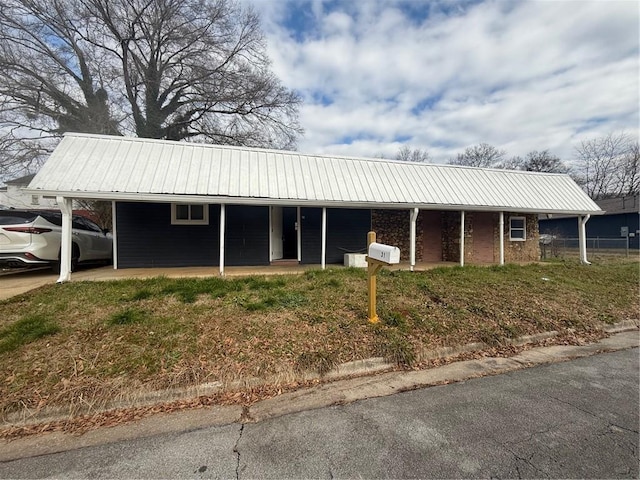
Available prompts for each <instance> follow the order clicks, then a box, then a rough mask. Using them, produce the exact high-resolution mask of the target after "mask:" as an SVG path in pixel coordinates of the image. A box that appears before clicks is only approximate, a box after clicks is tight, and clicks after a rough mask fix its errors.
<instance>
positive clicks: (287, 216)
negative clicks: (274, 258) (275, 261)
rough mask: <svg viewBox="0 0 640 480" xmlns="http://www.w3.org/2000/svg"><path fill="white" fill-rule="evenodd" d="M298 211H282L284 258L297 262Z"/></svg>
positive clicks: (286, 209) (290, 208)
mask: <svg viewBox="0 0 640 480" xmlns="http://www.w3.org/2000/svg"><path fill="white" fill-rule="evenodd" d="M297 222H298V209H297V208H296V207H284V208H283V209H282V258H284V259H287V260H297V258H298V233H297Z"/></svg>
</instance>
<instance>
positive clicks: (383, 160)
mask: <svg viewBox="0 0 640 480" xmlns="http://www.w3.org/2000/svg"><path fill="white" fill-rule="evenodd" d="M64 136H65V137H67V136H69V137H85V138H98V139H105V140H108V139H121V140H126V141H134V142H140V143H158V144H163V145H166V144H179V145H185V146H191V147H203V148H212V149H216V148H217V149H224V150H239V151H245V152H264V153H276V154H280V155H294V156H298V157H307V158H318V159H323V160H325V159H326V160H352V161H364V162H375V163H378V164H381V163H390V164H398V165H414V166H416V167H419V168H423V167H436V168H452V169H460V170H471V171H483V172H487V171H488V172H505V173H509V174H521V175H537V176H566V177H568V176H569V175H568V174H566V173H552V172H531V171H528V170H511V169H504V168H496V167H475V166H470V165H451V164H448V163H427V162H411V161H406V160H395V159H391V158H372V157H355V156H350V155H330V154H317V153H303V152H299V151H297V150H277V149H273V148H263V147H247V146H241V145H223V144H218V143H191V142H181V141H174V140H164V139H157V138H144V137H130V136H125V135H105V134H97V133H80V132H65V133H64Z"/></svg>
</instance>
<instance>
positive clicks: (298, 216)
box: [296, 207, 302, 262]
mask: <svg viewBox="0 0 640 480" xmlns="http://www.w3.org/2000/svg"><path fill="white" fill-rule="evenodd" d="M300 210H301V209H300V207H297V212H296V227H298V228H296V237H297V239H296V241H297V242H298V262H301V261H302V222H301V219H302V218H301V214H300Z"/></svg>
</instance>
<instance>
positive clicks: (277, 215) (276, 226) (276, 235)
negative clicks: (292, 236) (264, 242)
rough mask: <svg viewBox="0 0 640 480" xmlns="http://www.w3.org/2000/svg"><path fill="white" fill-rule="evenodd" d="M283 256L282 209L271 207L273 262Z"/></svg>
mask: <svg viewBox="0 0 640 480" xmlns="http://www.w3.org/2000/svg"><path fill="white" fill-rule="evenodd" d="M282 256H283V251H282V207H271V260H280V259H282Z"/></svg>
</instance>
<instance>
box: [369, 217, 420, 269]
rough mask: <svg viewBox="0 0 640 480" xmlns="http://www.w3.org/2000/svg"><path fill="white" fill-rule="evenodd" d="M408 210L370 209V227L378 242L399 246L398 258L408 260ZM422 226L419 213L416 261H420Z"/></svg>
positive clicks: (409, 245) (409, 246)
mask: <svg viewBox="0 0 640 480" xmlns="http://www.w3.org/2000/svg"><path fill="white" fill-rule="evenodd" d="M409 220H410V217H409V210H371V228H372V229H373V231H374V232H376V238H377V241H378V242H379V243H386V244H387V245H393V246H394V247H399V248H400V260H407V261H408V260H409V256H410V255H409V254H410V253H411V250H410V249H411V243H410V238H409ZM422 232H423V228H422V219H421V214H418V219H417V220H416V262H421V261H422V248H423V247H422V242H423V238H422V237H423V235H422Z"/></svg>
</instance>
